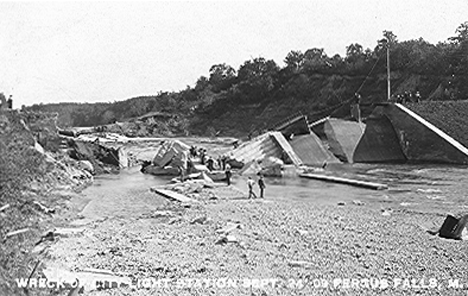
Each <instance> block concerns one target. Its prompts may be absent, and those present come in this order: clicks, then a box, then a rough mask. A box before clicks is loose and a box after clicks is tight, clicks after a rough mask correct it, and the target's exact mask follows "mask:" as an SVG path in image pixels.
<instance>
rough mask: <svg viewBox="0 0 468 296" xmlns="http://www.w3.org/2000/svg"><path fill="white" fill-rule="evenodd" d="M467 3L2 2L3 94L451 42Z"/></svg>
mask: <svg viewBox="0 0 468 296" xmlns="http://www.w3.org/2000/svg"><path fill="white" fill-rule="evenodd" d="M467 20H468V0H392V1H377V0H340V1H338V0H321V1H319V0H309V1H276V2H272V1H219V0H218V1H171V2H163V1H152V2H100V3H95V2H83V1H80V2H65V3H59V2H56V3H48V2H30V3H28V2H0V32H1V33H0V67H1V70H2V74H1V75H0V92H4V93H5V94H6V95H7V96H8V95H13V99H14V104H15V105H16V107H20V106H21V105H23V104H24V105H31V104H34V103H40V102H43V103H50V102H64V101H72V102H97V101H103V102H110V101H114V100H124V99H127V98H130V97H135V96H139V95H152V94H157V92H158V91H178V90H181V89H184V88H185V87H187V85H190V86H193V85H194V84H195V82H196V81H197V79H198V78H199V77H200V76H202V75H203V76H208V75H209V68H210V67H211V66H212V65H214V64H219V63H226V64H229V65H231V66H232V67H234V68H235V69H238V68H239V66H240V65H241V64H243V63H244V62H245V61H246V60H249V59H251V58H255V57H264V58H267V59H273V60H275V62H276V63H277V64H278V65H280V66H283V65H284V64H283V60H284V58H285V56H286V55H287V53H288V52H289V51H291V50H300V51H302V52H305V51H306V50H307V49H310V48H314V47H318V48H324V49H325V52H326V53H327V54H328V55H329V56H333V55H334V54H336V53H338V54H340V55H342V56H343V55H344V52H345V48H346V46H347V45H349V44H351V43H359V44H361V45H363V46H364V48H368V47H369V48H371V49H373V48H374V47H375V45H376V43H377V40H378V39H380V38H382V31H383V30H391V31H393V33H395V34H396V35H397V37H398V40H400V41H403V40H409V39H417V38H420V37H422V38H424V39H425V40H427V41H429V42H431V43H434V44H435V43H437V42H439V41H446V40H447V38H448V37H451V36H454V35H455V30H456V28H457V27H458V26H459V25H460V24H461V23H463V22H465V21H467Z"/></svg>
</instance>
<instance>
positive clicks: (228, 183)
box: [226, 164, 232, 186]
mask: <svg viewBox="0 0 468 296" xmlns="http://www.w3.org/2000/svg"><path fill="white" fill-rule="evenodd" d="M231 176H232V172H231V166H230V165H229V164H226V182H227V185H228V186H229V185H231Z"/></svg>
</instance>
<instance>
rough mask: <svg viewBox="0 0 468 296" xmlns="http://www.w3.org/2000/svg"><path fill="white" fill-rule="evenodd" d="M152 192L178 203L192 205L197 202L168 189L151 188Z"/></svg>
mask: <svg viewBox="0 0 468 296" xmlns="http://www.w3.org/2000/svg"><path fill="white" fill-rule="evenodd" d="M150 190H151V191H152V192H154V193H157V194H159V195H161V196H163V197H165V198H168V199H173V200H176V201H180V202H182V203H190V202H196V200H194V199H191V198H188V197H187V196H185V195H183V194H180V193H177V192H174V191H172V190H167V189H160V188H156V187H151V189H150Z"/></svg>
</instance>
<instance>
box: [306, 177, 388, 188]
mask: <svg viewBox="0 0 468 296" xmlns="http://www.w3.org/2000/svg"><path fill="white" fill-rule="evenodd" d="M299 176H300V177H302V178H309V179H315V180H321V181H327V182H334V183H340V184H347V185H352V186H357V187H364V188H370V189H375V190H382V189H388V186H387V185H386V184H381V183H374V182H367V181H360V180H353V179H347V178H341V177H334V176H328V175H319V174H300V175H299Z"/></svg>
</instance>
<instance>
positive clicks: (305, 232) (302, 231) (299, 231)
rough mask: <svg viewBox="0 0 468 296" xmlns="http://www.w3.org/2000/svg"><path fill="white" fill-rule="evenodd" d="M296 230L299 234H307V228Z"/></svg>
mask: <svg viewBox="0 0 468 296" xmlns="http://www.w3.org/2000/svg"><path fill="white" fill-rule="evenodd" d="M296 232H297V233H298V234H299V235H307V234H309V232H308V231H307V230H303V229H296Z"/></svg>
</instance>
